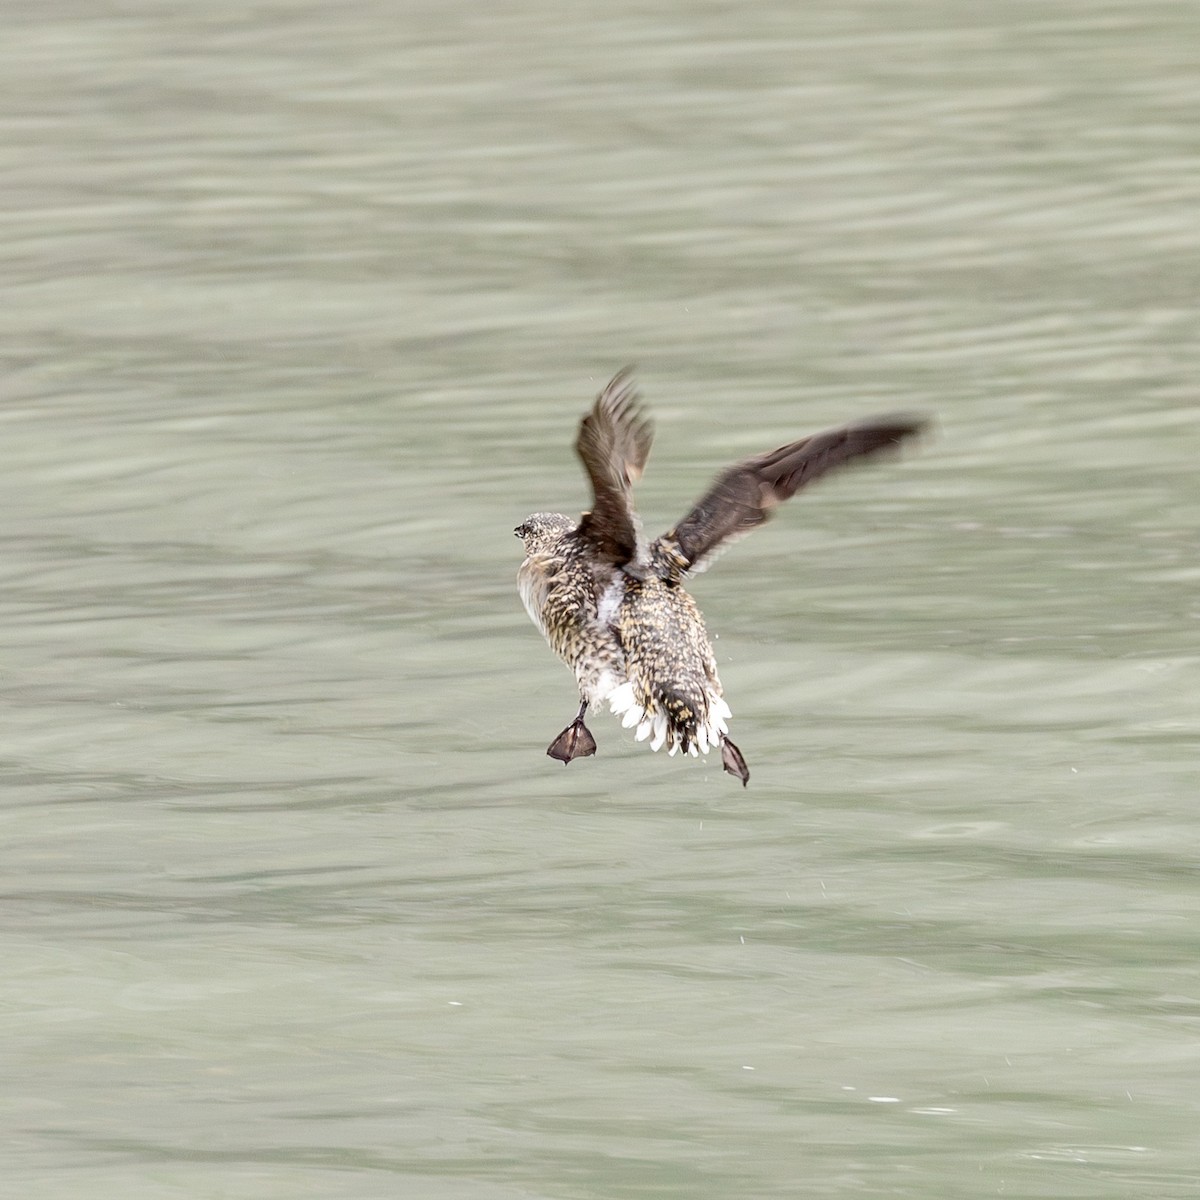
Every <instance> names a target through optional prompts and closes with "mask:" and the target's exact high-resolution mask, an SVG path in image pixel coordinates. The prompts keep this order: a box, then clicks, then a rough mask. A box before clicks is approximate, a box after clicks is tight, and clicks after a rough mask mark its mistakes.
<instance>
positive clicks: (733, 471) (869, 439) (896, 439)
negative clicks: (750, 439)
mask: <svg viewBox="0 0 1200 1200" xmlns="http://www.w3.org/2000/svg"><path fill="white" fill-rule="evenodd" d="M924 427H925V422H924V421H923V420H921V419H920V418H919V417H912V416H904V415H896V416H886V417H874V418H871V419H869V420H866V421H863V422H861V423H860V424H856V425H847V426H845V427H843V428H841V429H830V430H827V431H826V432H825V433H816V434H813V436H812V437H807V438H804V439H802V440H801V441H798V442H791V443H790V444H788V445H786V446H780V447H779V449H778V450H772V451H770V452H769V453H767V454H759V455H757V456H756V457H754V458H747V459H744V460H743V461H742V462H739V463H735V464H734V465H733V466H732V467H730V468H728V470H726V471H723V472H722V473H721V474H720V475H718V476H717V478H716V479H715V480H713V484H712V487H710V488H709V489H708V492H707V493H706V494H705V496H704V497H703V498H702V499H701V500H700V501H699V502H698V503H697V504H696V506H695V507H694V508H693V509H692V511H691V512H690V513H688V515H687V516H686V517H684V518H683V520H682V521H680V522H679V524H678V525H676V526H675V528H674V529H672V530H671V531H670V532H669V533H666V534H664V535H663V536H662V537H661V538H660V539H659V545H660V547H661V548H662V549H663V550H664V551H665V552H666V553H667V555H668V556H669V558H670V559H671V560H672V561H673V562H674V563H677V565H678V567H679V568H680V569H682V570H686V571H691V572H693V573H694V572H697V571H703V570H704V569H705V568H706V567H707V566H709V564H710V563H711V562H712V560H713V558H714V557H715V556H716V555H717V553H718V552H719V551H720V550H721V549H722V548H724V546H725V545H727V544H728V543H729V542H731V541H736V540H737V539H738V538H739V537H744V536H745V535H746V534H747V533H749V532H750V530H751V529H753V528H754V527H755V526H757V525H761V524H762V523H763V522H764V521H765V520H766V519H767V518H768V517H769V516H770V515H771V510H772V509H774V508H775V506H776V505H778V504H782V503H783V502H784V501H785V500H789V499H791V497H792V496H794V495H795V494H796V492H798V491H799V490H800V488H802V487H804V486H805V484H808V483H812V482H813V480H814V479H819V478H820V477H821V476H822V475H824V474H825V473H826V472H827V471H832V470H833V469H834V468H835V467H840V466H842V465H843V464H845V463H848V462H852V461H854V460H855V459H860V458H866V457H868V456H871V455H877V454H880V453H884V452H886V451H889V450H893V449H895V447H896V446H897V445H898V444H899V443H900V442H902V441H903V440H904V439H905V438H907V437H912V436H913V435H914V434H916V433H919V432H920V431H921V430H922V429H923V428H924Z"/></svg>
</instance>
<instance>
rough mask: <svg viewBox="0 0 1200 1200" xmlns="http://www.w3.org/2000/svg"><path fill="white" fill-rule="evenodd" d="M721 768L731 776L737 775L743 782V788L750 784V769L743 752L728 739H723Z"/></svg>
mask: <svg viewBox="0 0 1200 1200" xmlns="http://www.w3.org/2000/svg"><path fill="white" fill-rule="evenodd" d="M721 766H723V767H724V768H725V770H726V771H728V772H729V774H730V775H736V776H737V777H738V778H739V779H740V780H741V781H742V787H745V786H746V784H748V783H749V782H750V768H749V767H748V766H746V760H745V759H744V758H743V757H742V752H741V751H740V750H739V749H738V748H737V747H736V746H735V745H734V744H733V743H732V742H731V741H730V740H729V739H728V738H727V737H723V738H722V739H721Z"/></svg>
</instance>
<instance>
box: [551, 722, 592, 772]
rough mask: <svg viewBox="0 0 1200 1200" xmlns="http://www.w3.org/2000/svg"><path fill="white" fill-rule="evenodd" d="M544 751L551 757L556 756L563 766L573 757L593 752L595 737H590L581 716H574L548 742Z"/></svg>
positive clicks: (584, 755)
mask: <svg viewBox="0 0 1200 1200" xmlns="http://www.w3.org/2000/svg"><path fill="white" fill-rule="evenodd" d="M546 753H547V754H548V755H550V757H551V758H557V759H558V761H559V762H560V763H562V764H563V766H566V764H567V763H569V762H570V761H571V759H573V758H587V756H588V755H589V754H595V753H596V739H595V738H594V737H592V733H591V730H590V729H588V727H587V726H586V725H585V724H584V723H583V718H582V717H576V718H575V720H574V721H572V722H571V724H570V725H568V726H567V727H566V729H564V730H563V731H562V733H560V734H559V735H558V737H556V738H555V739H554V741H552V742H551V743H550V745H549V747H548V748H547V750H546Z"/></svg>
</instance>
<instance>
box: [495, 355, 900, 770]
mask: <svg viewBox="0 0 1200 1200" xmlns="http://www.w3.org/2000/svg"><path fill="white" fill-rule="evenodd" d="M922 426H923V422H922V421H921V420H920V419H919V418H914V417H906V416H889V417H879V418H876V419H874V420H869V421H864V422H862V423H861V424H857V425H849V426H846V427H844V428H841V429H834V430H830V431H828V432H826V433H818V434H814V435H813V436H812V437H807V438H803V439H801V440H800V441H797V442H791V443H789V444H788V445H786V446H781V447H780V448H779V449H778V450H773V451H771V452H770V453H767V454H759V455H756V456H754V457H752V458H747V459H744V460H743V461H741V462H739V463H735V464H734V465H733V466H732V467H729V468H728V469H727V470H725V471H723V472H722V473H721V474H720V475H719V476H717V478H716V479H715V480H714V481H713V484H712V486H711V487H710V488H709V490H708V491H707V492H706V493H705V494H704V496H703V497H702V498H701V499H700V500H699V501H697V503H696V504H695V506H694V507H693V508H692V510H691V511H690V512H689V513H688V514H687V515H686V516H685V517H684V518H683V520H681V521H680V522H679V523H678V524H677V525H675V526H674V527H673V528H672V529H671V530H670V531H669V532H668V533H666V534H664V535H663V536H662V537H660V538H658V539H657V540H655V541H653V542H651V543H646V541H645V539H644V538H643V537H642V534H641V525H640V522H639V520H638V517H637V513H636V511H635V510H634V507H633V497H632V489H633V484H634V483H635V482H636V481H637V480H638V479H639V478H640V477H641V475H642V471H643V470H644V469H645V465H646V460H647V458H648V457H649V454H650V445H651V442H652V440H653V427H652V425H651V423H650V421H649V420H648V418H647V417H646V416H645V414H644V413H643V411H642V409H641V406H640V402H639V398H638V395H637V391H636V389H635V387H634V385H633V382H632V377H631V374H630V372H629V370H628V369H626V370H624V371H622V372H620V374H618V375H617V376H616V377H615V378H614V379H613V380H612V382H611V383H609V385H608V386H607V387H606V388H605V389H604V390H603V391H602V392H601V393H600V395H599V396H598V397H597V399H596V403H595V404H594V405H593V407H592V409H591V411H590V412H589V413H588V414H587V415H586V416H585V417H584V418H583V420H582V421H581V422H580V425H579V437H578V439H577V440H576V443H575V450H576V453H578V455H579V458H580V460H581V461H582V463H583V466H584V470H585V471H586V472H587V475H588V479H589V481H590V482H591V485H592V495H593V504H592V508H591V510H590V511H588V512H586V513H584V514H583V516H582V517H581V518H580V520H579V521H578V522H574V521H572V520H571V519H570V518H569V517H566V516H564V515H562V514H561V513H534V514H533V515H532V516H530V517H528V518H527V519H526V520H525V521H524V522H523V523H522V524H521V525H519V526H517V529H516V531H515V532H516V534H517V536H518V537H520V538H521V540H522V542H523V543H524V546H525V561H524V562H523V563H522V564H521V569H520V571H519V572H518V573H517V580H518V585H519V588H520V592H521V598H522V600H523V601H524V604H525V608H526V610H527V611H528V612H529V615H530V617H531V619H532V620H533V622H534V624H535V625H537V627H538V628H539V629H540V630H541V631H542V633H543V634H544V635H545V637H546V640H547V641H548V642H549V643H550V647H551V648H552V649H553V650H554V652H555V653H556V654H557V655H558V656H559V657H560V658H562V659H563V661H564V662H566V663H567V665H568V666H569V667H571V668H572V670H573V671H574V673H575V678H576V682H577V683H578V685H579V692H580V697H581V702H580V706H579V712H578V714H577V715H576V717H575V720H574V721H572V722H571V724H570V725H568V726H567V728H566V729H564V730H563V732H562V733H561V734H559V736H558V737H557V738H555V740H554V741H553V742H552V743H551V745H550V747H549V749H548V750H547V753H548V754H549V755H550V756H551V757H552V758H556V759H558V760H559V761H561V762H563V763H568V762H571V761H572V760H573V759H575V758H581V757H585V756H587V755H590V754H594V753H595V752H596V742H595V739H594V738H593V737H592V735H591V732H590V731H589V730H588V728H587V726H586V725H585V724H584V721H583V718H584V715H585V714H586V712H587V709H588V706H589V705H592V704H600V703H603V702H604V701H607V702H608V703H609V706H610V708H611V709H612V711H613V712H614V713H616V714H618V715H620V716H621V717H622V718H623V721H622V723H623V724H624V725H625V726H626V727H627V728H631V727H633V726H637V738H638V740H639V741H643V740H645V739H646V738H650V739H651V743H650V744H651V748H652V749H654V750H658V749H659V748H660V747H662V746H663V745H666V746H667V749H668V751H669V753H671V754H674V753H675V752H676V751H677V750H683V751H684V752H685V753H691V754H697V753H705V754H707V753H708V750H709V748H710V747H712V746H720V748H721V761H722V764H723V766H724V768H725V770H726V771H728V772H729V773H730V774H731V775H735V776H737V777H738V778H739V779H741V781H742V784H743V785H745V784H746V782H747V781H748V780H749V778H750V771H749V769H748V768H747V766H746V760H745V759H744V758H743V757H742V754H741V751H740V750H738V748H737V747H736V746H735V745H734V744H733V742H731V741H730V740H729V735H728V726H727V721H728V718H729V717H730V716H731V715H732V714H731V713H730V711H729V706H728V704H726V702H725V699H724V695H723V692H722V689H721V682H720V679H719V678H718V677H717V664H716V660H715V658H714V657H713V652H712V645H711V643H710V642H709V638H708V633H707V631H706V630H705V628H704V619H703V618H702V617H701V615H700V610H699V608H697V606H696V602H695V601H694V600H693V599H692V597H691V596H690V595H688V593H687V592H686V591H685V590H684V588H683V586H682V584H683V580H684V579H685V578H686V576H687V575H689V574H695V573H697V572H699V571H702V570H704V569H705V568H706V567H707V566H708V565H709V564H710V563H711V561H712V560H713V558H714V557H715V556H716V555H717V554H718V553H719V552H720V550H721V549H723V548H724V547H725V546H726V545H728V544H729V543H731V542H733V541H735V540H737V539H738V538H740V537H743V536H744V535H745V534H746V533H748V532H749V531H750V530H751V529H753V528H755V527H756V526H758V525H761V524H762V523H763V522H764V521H766V520H767V518H768V517H769V516H770V515H771V512H772V510H773V509H774V508H775V507H776V506H777V505H779V504H781V503H782V502H783V501H785V500H787V499H789V498H790V497H791V496H793V495H794V494H795V493H796V492H797V491H798V490H799V489H800V488H802V487H804V486H805V485H806V484H808V483H811V482H812V481H813V480H815V479H817V478H819V477H820V476H822V475H824V474H825V473H826V472H828V471H830V470H833V469H834V468H836V467H839V466H842V465H843V464H845V463H849V462H852V461H854V460H857V459H862V458H867V457H870V456H873V455H878V454H879V453H881V452H884V451H887V450H889V449H894V448H895V446H896V445H897V444H898V443H899V442H901V441H902V440H903V439H904V438H907V437H911V436H913V435H914V434H916V433H918V432H919V431H920V430H921V428H922Z"/></svg>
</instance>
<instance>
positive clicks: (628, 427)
mask: <svg viewBox="0 0 1200 1200" xmlns="http://www.w3.org/2000/svg"><path fill="white" fill-rule="evenodd" d="M653 440H654V426H653V425H652V424H651V422H650V420H649V418H648V417H647V416H646V415H645V413H644V412H643V411H642V407H641V401H640V398H639V396H638V392H637V388H636V386H635V385H634V382H633V375H632V370H631V368H629V367H626V368H625V369H624V370H623V371H621V372H619V373H618V374H617V375H616V376H615V377H614V378H613V380H612V382H611V383H610V384H609V385H608V386H607V387H606V388H605V389H604V391H602V392H601V393H600V395H599V396H597V397H596V403H595V404H594V405H593V406H592V411H591V412H589V413H588V414H587V416H585V417H584V418H583V420H582V421H580V422H579V437H578V438H577V439H576V441H575V452H576V454H578V455H579V457H580V460H581V461H582V462H583V468H584V470H585V471H587V474H588V479H589V480H591V484H592V495H593V498H594V499H593V504H592V509H591V512H587V513H584V515H583V520H582V521H581V522H580V526H579V532H580V533H581V534H582V535H583V536H584V537H586V538H587V539H588V541H589V542H591V544H592V546H593V547H594V548H595V550H596V552H597V553H598V554H599V555H600V557H601V558H603V559H605V560H607V561H609V562H611V563H613V564H614V565H616V566H623V565H624V564H625V563H628V562H632V561H633V560H634V559H635V558H636V557H637V553H638V533H639V527H638V519H637V513H636V512H634V509H633V496H632V489H633V485H634V483H635V482H636V481H637V480H638V479H640V478H641V476H642V471H643V469H644V468H645V466H646V459H647V458H648V457H649V456H650V444H651V443H652V442H653Z"/></svg>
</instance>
